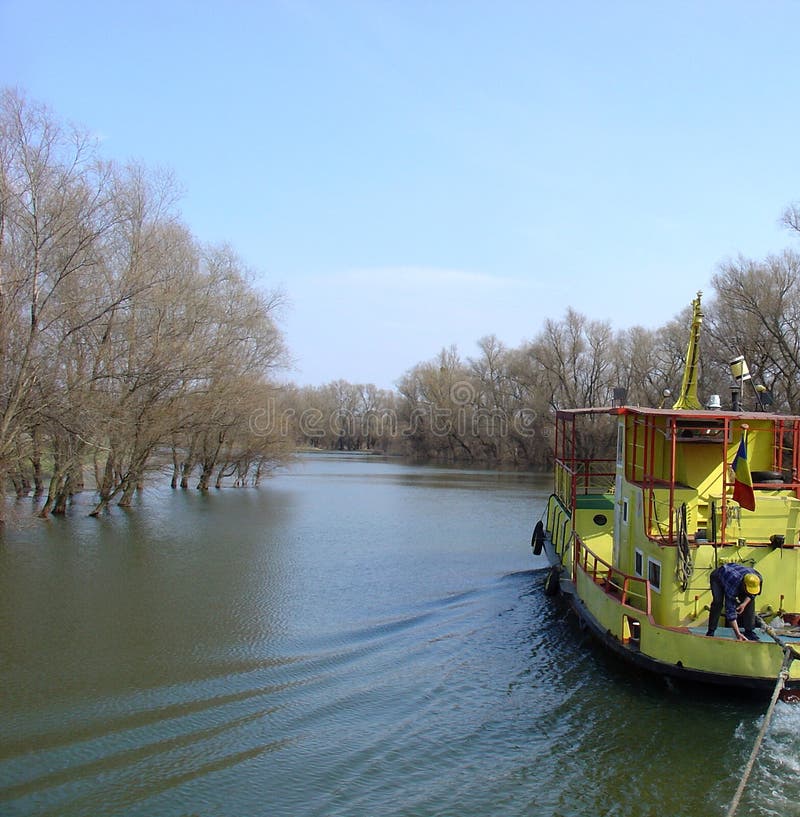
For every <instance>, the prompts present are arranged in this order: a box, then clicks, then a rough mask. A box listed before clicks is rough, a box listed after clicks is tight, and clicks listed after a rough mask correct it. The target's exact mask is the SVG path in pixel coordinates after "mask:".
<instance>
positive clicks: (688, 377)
mask: <svg viewBox="0 0 800 817" xmlns="http://www.w3.org/2000/svg"><path fill="white" fill-rule="evenodd" d="M702 294H703V293H702V292H698V293H697V297H696V298H695V299H694V300H693V301H692V329H691V332H690V334H689V348H688V349H687V350H686V368H685V369H684V370H683V382H682V383H681V393H680V396H679V397H678V399H677V400H676V401H675V405H674V406H673V407H672V408H673V409H701V408H703V406H702V405H701V404H700V401H699V400H698V399H697V370H698V365H699V363H700V324H701V323H702V322H703V313H702V312H701V311H700V297H701V296H702Z"/></svg>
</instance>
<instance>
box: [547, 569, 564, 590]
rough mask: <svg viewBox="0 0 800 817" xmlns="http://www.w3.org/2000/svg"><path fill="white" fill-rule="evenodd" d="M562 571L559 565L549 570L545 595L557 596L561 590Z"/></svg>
mask: <svg viewBox="0 0 800 817" xmlns="http://www.w3.org/2000/svg"><path fill="white" fill-rule="evenodd" d="M560 573H561V571H560V570H559V569H558V568H557V567H551V568H550V570H549V571H548V572H547V576H546V577H545V580H544V594H545V596H557V595H558V593H559V591H560V590H561V583H560V579H559V576H560Z"/></svg>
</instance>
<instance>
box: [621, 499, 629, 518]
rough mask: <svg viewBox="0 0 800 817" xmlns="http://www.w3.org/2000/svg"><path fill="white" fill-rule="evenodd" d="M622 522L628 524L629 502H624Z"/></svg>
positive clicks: (625, 500)
mask: <svg viewBox="0 0 800 817" xmlns="http://www.w3.org/2000/svg"><path fill="white" fill-rule="evenodd" d="M622 521H623V522H625V524H627V523H628V500H627V499H623V500H622Z"/></svg>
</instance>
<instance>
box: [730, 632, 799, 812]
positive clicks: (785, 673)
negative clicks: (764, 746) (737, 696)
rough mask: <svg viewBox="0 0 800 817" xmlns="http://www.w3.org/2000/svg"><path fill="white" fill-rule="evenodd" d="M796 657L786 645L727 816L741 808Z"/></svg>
mask: <svg viewBox="0 0 800 817" xmlns="http://www.w3.org/2000/svg"><path fill="white" fill-rule="evenodd" d="M765 629H767V630H770V629H772V628H766V627H765ZM770 635H772V637H773V638H775V640H776V641H778V639H777V638H776V637H775V635H774V634H773V633H770ZM778 643H780V641H778ZM794 658H795V651H794V649H793V648H792V647H788V646H787V647H784V650H783V663H782V664H781V671H780V672H779V673H778V678H777V680H776V681H775V689H774V690H773V691H772V699H771V700H770V702H769V707H768V709H767V711H766V713H765V715H764V722H763V723H762V724H761V729H760V730H759V732H758V737H757V738H756V742H755V745H754V746H753V751H752V752H750V759H749V760H748V761H747V765H746V766H745V769H744V774H743V775H742V779H741V780H740V781H739V788H738V789H736V794H735V795H734V797H733V801H732V802H731V805H730V808H729V809H728V813H727V814H726V817H733V815H734V814H736V809H738V808H739V801H740V800H741V799H742V794H744V790H745V787H746V786H747V781H748V780H749V779H750V773H751V772H752V771H753V766H755V762H756V757H757V756H758V752H759V749H760V748H761V742H762V741H763V740H764V736H765V735H766V734H767V729H768V728H769V723H770V721H771V720H772V714H773V712H774V711H775V704H776V703H777V702H778V697H779V696H780V694H781V690H782V689H783V685H784V684H785V683H786V680H787V679H788V677H789V665H790V664H791V663H792V661H793V660H794Z"/></svg>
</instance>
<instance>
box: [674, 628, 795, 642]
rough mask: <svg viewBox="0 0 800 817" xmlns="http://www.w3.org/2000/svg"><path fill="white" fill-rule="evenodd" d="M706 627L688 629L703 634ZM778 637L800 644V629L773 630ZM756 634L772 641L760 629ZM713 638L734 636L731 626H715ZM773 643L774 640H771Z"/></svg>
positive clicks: (760, 637)
mask: <svg viewBox="0 0 800 817" xmlns="http://www.w3.org/2000/svg"><path fill="white" fill-rule="evenodd" d="M707 629H708V627H707V626H706V625H703V626H702V627H690V628H689V630H690V631H691V632H692V633H694V635H705V634H706V630H707ZM775 633H776V635H777V636H778V638H780V640H781V641H785V642H786V643H787V644H800V631H798V630H797V629H792V630H788V629H787V630H784V631H780V630H776V631H775ZM756 635H757V636H758V640H759V641H769V642H772V639H771V638H770V637H769V636H768V635H767V634H766V633H765V632H763V631H762V630H756ZM714 637H715V638H730V639H733V638H735V636H734V634H733V629H732V628H731V627H717V629H716V632H715V633H714ZM773 643H774V642H773Z"/></svg>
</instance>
